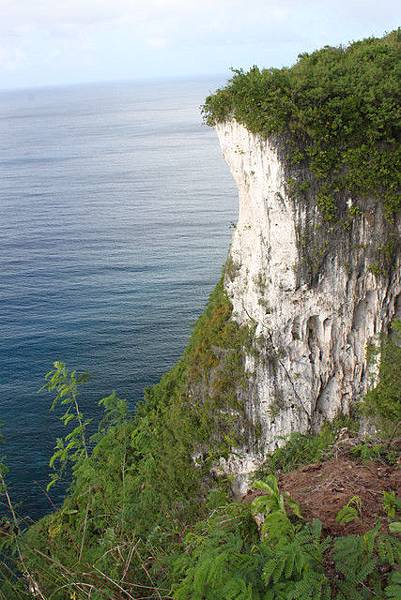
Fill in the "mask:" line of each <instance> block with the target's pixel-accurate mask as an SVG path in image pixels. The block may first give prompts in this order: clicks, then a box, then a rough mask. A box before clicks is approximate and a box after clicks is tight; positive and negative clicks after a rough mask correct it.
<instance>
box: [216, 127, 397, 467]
mask: <svg viewBox="0 0 401 600" xmlns="http://www.w3.org/2000/svg"><path fill="white" fill-rule="evenodd" d="M216 129H217V133H218V137H219V140H220V144H221V148H222V152H223V155H224V158H225V160H226V162H227V163H228V165H229V167H230V170H231V173H232V175H233V177H234V179H235V181H236V184H237V186H238V190H239V203H240V205H239V219H238V224H237V226H236V229H235V231H234V235H233V240H232V245H231V249H230V255H229V261H228V269H227V275H226V280H225V286H226V290H227V293H228V295H229V298H230V299H231V302H232V304H233V318H234V319H235V320H236V321H237V322H238V323H240V324H245V323H247V324H250V325H253V326H255V327H256V329H255V345H256V347H257V349H258V354H257V356H256V357H255V356H253V355H252V356H251V355H249V356H248V357H247V359H246V368H247V371H248V373H249V382H250V383H249V390H248V391H247V394H246V395H244V402H245V403H246V410H247V413H248V415H249V418H250V419H252V420H253V421H254V422H255V423H259V424H260V426H259V429H260V431H261V435H260V436H259V438H258V440H250V441H249V446H248V447H247V448H246V449H245V451H244V453H243V454H242V457H241V458H239V457H237V459H236V466H235V471H236V472H237V474H238V472H240V473H241V472H242V473H244V474H246V473H247V472H249V471H251V470H253V469H254V468H255V467H256V466H257V465H258V464H259V463H260V461H261V459H262V457H263V455H265V453H266V452H268V451H269V450H272V449H274V448H275V447H276V446H277V444H278V443H279V438H280V436H284V435H287V434H289V433H290V432H292V431H300V432H305V431H308V430H313V429H315V430H316V429H318V428H319V426H320V425H321V423H322V422H323V421H324V420H326V419H333V418H334V417H335V416H336V415H337V414H338V413H340V412H342V413H348V412H349V410H350V407H351V406H352V404H353V403H355V402H356V401H357V400H358V399H359V398H361V396H363V394H364V393H365V392H366V390H367V389H368V387H369V386H370V385H372V381H373V380H374V379H375V377H377V365H376V367H375V365H373V366H372V365H371V366H370V367H369V365H368V361H367V346H368V344H372V343H376V344H377V342H378V339H379V336H380V333H381V332H383V331H387V328H388V325H389V323H390V321H391V319H392V318H393V316H394V315H395V313H396V312H397V311H398V310H399V308H400V304H401V281H400V257H399V256H397V257H396V258H395V260H394V261H393V263H394V264H393V265H392V267H391V268H390V269H389V270H388V273H385V274H384V275H382V274H377V273H375V270H374V269H372V268H371V265H372V257H373V256H374V248H373V245H374V243H376V242H377V243H376V247H377V245H378V243H379V242H380V238H381V236H383V232H385V231H386V221H385V219H384V216H383V214H382V211H381V209H380V208H378V207H377V204H376V205H373V204H372V207H371V208H368V209H367V210H366V211H364V213H363V215H362V216H359V217H358V218H357V219H355V220H354V221H353V222H352V223H350V224H349V227H343V228H335V227H331V229H330V227H329V226H327V225H324V224H322V218H321V214H320V212H319V210H318V209H317V208H316V205H312V206H307V205H306V204H305V203H299V204H297V203H296V202H295V201H294V200H293V199H291V198H290V196H289V195H288V193H287V186H286V170H285V169H286V164H285V160H284V159H282V158H281V157H280V156H281V154H282V153H280V150H279V147H278V145H277V144H276V145H275V144H274V143H273V142H271V141H269V140H263V139H261V138H260V137H258V136H255V135H253V134H251V133H250V132H249V131H248V130H247V129H246V128H245V127H243V126H242V125H240V124H238V123H237V122H235V121H230V122H226V123H223V124H219V125H217V127H216ZM347 204H348V206H349V205H350V204H351V200H350V199H348V200H347ZM325 227H326V229H327V230H326V231H324V228H325ZM396 232H397V233H398V235H399V233H400V228H399V226H398V228H397V227H396ZM375 240H376V242H375ZM305 260H306V262H308V261H309V263H311V262H312V263H313V261H315V262H316V263H317V264H318V269H315V270H316V271H317V272H315V273H314V275H313V276H312V275H310V274H309V275H307V273H308V268H307V267H308V265H306V266H305ZM309 266H310V265H309ZM315 266H316V265H315ZM372 271H373V272H372Z"/></svg>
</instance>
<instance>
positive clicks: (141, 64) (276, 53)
mask: <svg viewBox="0 0 401 600" xmlns="http://www.w3.org/2000/svg"><path fill="white" fill-rule="evenodd" d="M400 25H401V2H400V0H381V1H380V2H378V1H377V0H374V1H373V0H336V1H333V0H0V89H13V88H20V87H23V88H24V87H34V86H43V85H44V86H47V85H63V84H70V83H81V82H91V81H113V80H135V79H145V78H146V79H148V78H150V79H152V78H166V77H182V76H198V75H215V74H216V75H225V74H228V73H229V69H230V67H236V68H239V67H243V68H248V67H250V66H252V65H254V64H257V65H259V66H283V65H289V64H292V63H293V62H294V61H295V60H296V57H297V55H298V54H299V53H300V52H304V51H311V50H313V49H316V48H319V47H321V46H324V45H326V44H329V45H334V44H335V45H337V44H346V43H347V42H349V41H352V40H355V39H359V38H362V37H368V36H370V35H382V34H383V33H384V32H386V31H391V30H392V29H395V28H397V27H398V26H400Z"/></svg>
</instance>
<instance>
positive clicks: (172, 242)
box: [0, 79, 237, 519]
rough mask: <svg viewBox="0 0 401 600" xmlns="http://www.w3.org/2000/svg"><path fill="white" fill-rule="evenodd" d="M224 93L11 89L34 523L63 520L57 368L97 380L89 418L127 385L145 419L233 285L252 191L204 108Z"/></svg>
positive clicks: (10, 363) (16, 473) (11, 336)
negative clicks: (53, 475)
mask: <svg viewBox="0 0 401 600" xmlns="http://www.w3.org/2000/svg"><path fill="white" fill-rule="evenodd" d="M221 83H223V82H222V81H221V80H217V79H216V80H212V79H199V80H193V81H192V80H177V81H159V82H136V83H118V84H115V83H113V84H92V85H83V86H71V87H65V88H46V89H44V88H42V89H32V90H20V91H13V92H1V93H0V241H1V242H0V243H1V246H0V247H1V252H0V419H1V421H2V422H3V423H4V426H3V434H4V436H5V443H4V444H3V445H2V448H1V449H0V452H1V454H2V456H3V457H5V462H6V463H7V466H8V468H9V475H8V482H9V488H10V492H11V495H12V497H13V499H14V501H15V502H16V503H17V504H18V510H19V512H20V514H22V515H28V516H29V518H32V519H36V518H38V517H40V516H41V515H43V514H44V513H46V512H47V511H48V510H50V509H51V503H50V502H49V499H48V498H47V496H46V494H45V492H44V488H45V487H46V483H47V481H48V476H49V468H48V461H49V458H50V456H51V454H52V449H53V446H54V443H55V437H56V435H58V434H60V424H59V423H58V421H57V417H56V415H54V414H52V413H50V412H49V404H50V396H48V395H46V394H45V393H39V392H38V390H39V388H40V387H41V386H42V384H43V382H44V374H45V373H46V372H47V371H48V370H49V369H50V368H51V366H52V363H53V361H54V360H62V361H64V362H65V363H66V364H67V366H69V367H70V368H77V369H79V370H87V371H88V372H89V373H90V382H89V384H88V385H86V386H85V388H82V394H81V397H80V403H81V407H82V410H83V412H84V413H85V414H86V415H87V416H89V417H94V418H95V419H96V417H97V415H98V409H97V401H98V400H99V399H100V398H101V397H103V396H105V395H108V394H109V393H110V392H111V391H112V390H116V391H117V392H118V394H119V395H120V396H121V397H123V398H126V399H127V400H128V401H129V406H130V408H131V409H134V407H135V404H136V403H137V402H138V400H140V399H141V398H142V397H143V390H144V388H145V387H146V386H149V385H152V384H154V383H156V382H157V381H158V380H159V379H160V377H161V375H162V374H163V373H164V372H166V371H167V370H168V369H169V368H170V367H171V366H172V365H173V364H174V362H175V361H176V360H177V359H178V358H179V356H180V354H181V352H182V350H183V349H184V347H185V345H186V343H187V340H188V338H189V335H190V332H191V329H192V326H193V324H194V322H195V320H196V318H197V317H198V316H199V315H200V313H201V312H202V309H203V307H204V306H205V303H206V300H207V297H208V294H209V293H210V291H211V290H212V288H213V286H214V285H215V283H216V282H217V280H218V278H219V276H220V273H221V269H222V265H223V263H224V260H225V256H226V254H227V250H228V246H229V240H230V224H231V223H232V222H233V221H235V220H236V210H237V201H236V196H237V194H236V191H235V187H234V183H233V181H232V178H231V175H230V174H229V171H228V168H227V167H226V165H225V163H224V161H223V159H222V157H221V154H220V149H219V146H218V141H217V138H216V135H215V133H214V132H213V131H212V130H211V129H209V128H208V127H206V126H205V125H204V124H203V123H202V119H201V115H200V111H199V106H200V104H201V103H202V101H203V99H204V97H205V96H206V95H207V94H208V93H209V92H210V91H213V90H214V89H215V88H216V87H217V86H218V85H219V84H221ZM62 493H63V490H62V489H61V490H59V491H58V492H57V491H56V492H55V496H54V498H53V501H55V502H56V503H59V502H60V501H61V495H62ZM0 510H1V509H0Z"/></svg>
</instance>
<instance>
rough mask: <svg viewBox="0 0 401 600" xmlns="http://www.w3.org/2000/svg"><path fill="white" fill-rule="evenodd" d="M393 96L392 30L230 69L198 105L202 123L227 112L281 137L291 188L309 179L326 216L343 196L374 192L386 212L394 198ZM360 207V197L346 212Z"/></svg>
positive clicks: (398, 41)
mask: <svg viewBox="0 0 401 600" xmlns="http://www.w3.org/2000/svg"><path fill="white" fill-rule="evenodd" d="M400 101H401V31H400V30H397V31H394V32H392V33H390V34H388V35H386V36H385V37H383V38H368V39H365V40H363V41H358V42H354V43H352V44H350V45H349V46H347V47H344V46H340V47H330V46H326V47H324V48H323V49H321V50H318V51H316V52H313V53H311V54H306V53H305V54H301V55H300V56H299V58H298V62H297V63H296V64H295V65H293V66H292V67H290V68H282V69H273V68H272V69H262V70H260V69H259V68H257V67H253V68H252V69H250V70H249V71H248V72H244V71H242V70H236V71H234V76H233V78H232V79H231V80H230V82H229V83H228V84H227V86H226V87H224V88H222V89H220V90H218V91H217V92H216V93H215V94H213V95H211V96H209V97H208V98H207V99H206V102H205V105H204V107H203V111H204V116H205V119H206V122H207V123H208V124H209V125H214V124H215V123H218V122H222V121H225V120H227V119H231V118H234V119H236V120H237V121H238V122H239V123H242V124H243V125H245V126H246V127H247V128H248V129H249V130H250V131H251V132H253V133H257V134H260V135H262V136H263V137H266V136H270V137H273V139H276V140H277V141H278V142H281V147H282V149H283V151H285V152H286V153H287V155H288V161H289V164H290V166H291V181H289V183H290V184H291V183H292V185H290V188H292V189H293V192H294V195H295V196H298V197H303V195H304V194H305V190H307V189H309V187H310V185H311V183H312V184H313V185H312V191H313V193H314V195H315V197H316V198H317V203H318V206H319V207H320V209H321V210H322V213H323V215H324V216H325V218H326V219H327V220H328V221H333V220H335V219H336V218H337V216H338V212H339V207H340V205H341V206H342V207H343V210H344V211H345V206H346V205H345V200H346V199H348V198H353V199H354V200H356V199H359V200H358V201H360V200H362V201H363V199H364V198H375V199H376V201H377V202H383V204H384V207H385V211H386V214H387V216H388V218H390V219H391V217H392V215H393V214H394V212H396V211H398V210H399V208H400V204H401V145H400V140H401V114H400ZM289 179H290V178H289ZM361 210H363V203H362V205H361V206H360V207H358V206H356V205H355V206H354V207H353V210H352V212H351V213H350V214H351V215H352V216H358V215H359V214H360V213H361Z"/></svg>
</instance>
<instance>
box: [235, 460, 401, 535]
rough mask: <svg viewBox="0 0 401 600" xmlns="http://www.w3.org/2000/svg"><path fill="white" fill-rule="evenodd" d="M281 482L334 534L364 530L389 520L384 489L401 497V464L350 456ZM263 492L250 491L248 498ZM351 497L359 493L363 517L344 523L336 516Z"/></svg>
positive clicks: (305, 469)
mask: <svg viewBox="0 0 401 600" xmlns="http://www.w3.org/2000/svg"><path fill="white" fill-rule="evenodd" d="M279 484H280V489H281V490H285V491H286V492H288V493H289V494H290V496H291V497H292V498H293V499H294V500H296V502H298V504H299V505H300V507H301V511H302V515H303V517H304V518H305V519H306V520H307V521H310V520H311V519H320V521H322V523H323V526H324V528H325V530H326V531H327V532H328V533H330V534H333V535H348V534H350V533H363V532H365V531H368V530H369V529H371V528H372V527H374V525H375V523H376V522H377V521H378V520H379V519H380V520H381V521H382V522H383V523H387V522H388V519H387V516H386V513H385V512H384V510H383V491H391V490H394V491H395V492H396V494H397V495H398V496H401V467H400V466H395V467H391V466H388V465H383V464H382V463H377V462H369V463H368V464H359V463H357V462H355V461H353V460H351V459H350V458H348V457H339V458H336V459H333V460H329V461H327V462H324V463H320V464H313V465H307V466H306V467H301V468H299V469H297V470H296V471H292V472H291V473H286V474H282V475H281V476H280V478H279ZM260 493H261V492H250V493H249V494H248V497H246V500H247V501H248V500H251V499H252V497H254V496H256V495H259V494H260ZM352 496H359V497H360V499H361V501H362V509H361V517H360V519H357V520H355V521H353V522H352V523H348V524H346V525H341V524H339V523H337V522H336V515H337V513H338V511H339V510H340V509H341V508H342V507H343V506H344V505H345V504H346V503H347V502H348V501H349V500H350V499H351V498H352Z"/></svg>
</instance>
